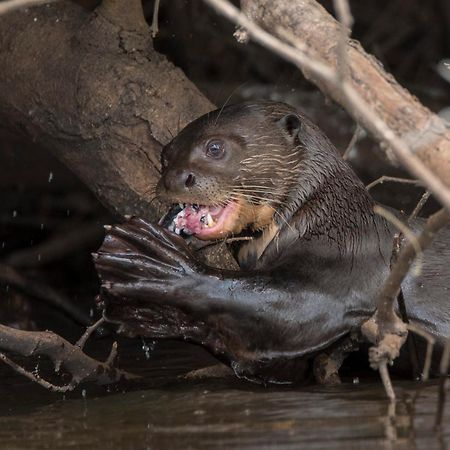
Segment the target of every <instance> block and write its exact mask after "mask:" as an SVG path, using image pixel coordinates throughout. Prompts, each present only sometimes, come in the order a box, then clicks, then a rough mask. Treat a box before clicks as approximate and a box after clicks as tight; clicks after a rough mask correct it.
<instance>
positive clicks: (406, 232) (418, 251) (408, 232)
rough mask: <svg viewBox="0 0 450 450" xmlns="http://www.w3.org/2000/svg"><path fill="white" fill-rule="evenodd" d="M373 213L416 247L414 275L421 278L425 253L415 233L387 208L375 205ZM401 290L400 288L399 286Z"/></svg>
mask: <svg viewBox="0 0 450 450" xmlns="http://www.w3.org/2000/svg"><path fill="white" fill-rule="evenodd" d="M373 211H374V212H375V214H379V215H380V216H382V217H384V218H385V219H386V220H387V221H388V222H390V223H392V225H394V226H395V227H396V228H397V229H398V230H400V231H401V232H402V234H404V235H405V237H406V239H408V241H409V242H410V243H411V245H412V246H413V247H414V250H415V252H416V258H417V265H416V267H415V268H414V275H415V276H419V274H420V272H421V270H422V263H423V252H422V248H421V247H420V242H419V240H418V238H417V237H416V235H415V234H414V232H413V231H411V230H410V229H409V227H408V226H407V225H405V224H404V223H403V222H402V221H401V220H400V219H398V218H397V217H396V216H395V215H394V214H392V213H391V212H390V211H388V210H387V209H386V208H383V207H382V206H380V205H375V206H374V208H373ZM399 288H400V286H399Z"/></svg>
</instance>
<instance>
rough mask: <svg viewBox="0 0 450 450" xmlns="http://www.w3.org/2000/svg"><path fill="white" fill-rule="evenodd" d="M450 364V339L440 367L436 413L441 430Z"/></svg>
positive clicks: (436, 426)
mask: <svg viewBox="0 0 450 450" xmlns="http://www.w3.org/2000/svg"><path fill="white" fill-rule="evenodd" d="M449 364H450V337H448V338H447V340H446V341H445V345H444V350H443V352H442V357H441V364H440V367H439V387H438V389H439V398H438V406H437V411H436V419H435V423H434V424H435V428H437V429H441V427H442V419H443V418H444V409H445V400H446V397H447V377H448V368H449Z"/></svg>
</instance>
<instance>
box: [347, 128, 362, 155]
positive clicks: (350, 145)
mask: <svg viewBox="0 0 450 450" xmlns="http://www.w3.org/2000/svg"><path fill="white" fill-rule="evenodd" d="M362 131H363V128H361V126H360V125H359V124H358V123H357V124H356V128H355V132H354V133H353V136H352V138H351V139H350V142H349V143H348V145H347V148H346V149H345V152H344V153H343V155H342V159H343V160H344V161H346V160H347V159H348V158H349V156H350V152H351V151H352V150H353V147H354V146H355V144H356V143H357V142H358V139H359V136H360V135H361V132H362Z"/></svg>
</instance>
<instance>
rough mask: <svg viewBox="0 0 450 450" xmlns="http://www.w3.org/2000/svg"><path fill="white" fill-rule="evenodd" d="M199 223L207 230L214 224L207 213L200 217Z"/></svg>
mask: <svg viewBox="0 0 450 450" xmlns="http://www.w3.org/2000/svg"><path fill="white" fill-rule="evenodd" d="M200 222H201V223H202V224H204V225H206V226H207V227H208V228H211V227H213V226H214V225H215V224H216V222H215V221H214V219H213V218H212V216H211V214H210V213H208V214H207V215H206V216H202V217H200Z"/></svg>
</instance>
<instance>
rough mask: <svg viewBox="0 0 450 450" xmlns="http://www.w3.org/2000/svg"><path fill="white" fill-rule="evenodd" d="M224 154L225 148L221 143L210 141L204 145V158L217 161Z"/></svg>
mask: <svg viewBox="0 0 450 450" xmlns="http://www.w3.org/2000/svg"><path fill="white" fill-rule="evenodd" d="M224 153H225V146H224V143H223V142H222V141H210V142H208V144H206V156H209V157H210V158H215V159H219V158H222V156H223V155H224Z"/></svg>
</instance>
